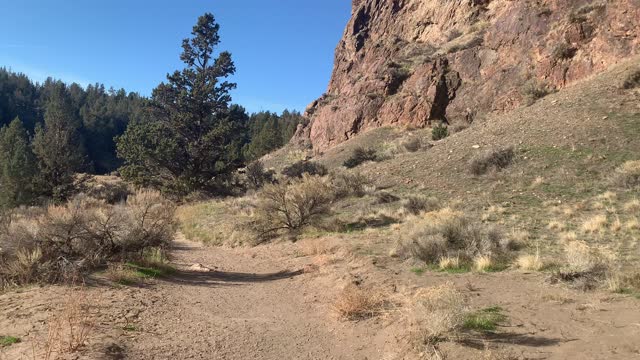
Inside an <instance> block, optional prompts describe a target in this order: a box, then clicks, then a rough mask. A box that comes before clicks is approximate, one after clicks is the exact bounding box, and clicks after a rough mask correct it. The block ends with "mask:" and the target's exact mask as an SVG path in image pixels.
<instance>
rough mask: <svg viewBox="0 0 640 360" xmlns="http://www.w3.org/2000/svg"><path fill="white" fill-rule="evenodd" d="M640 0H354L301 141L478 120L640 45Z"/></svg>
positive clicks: (326, 141)
mask: <svg viewBox="0 0 640 360" xmlns="http://www.w3.org/2000/svg"><path fill="white" fill-rule="evenodd" d="M639 32H640V0H610V1H588V0H576V1H568V0H563V1H562V0H540V1H517V0H353V10H352V17H351V20H350V21H349V23H348V25H347V27H346V29H345V32H344V36H343V38H342V40H341V41H340V43H339V44H338V46H337V48H336V53H335V64H334V70H333V75H332V78H331V81H330V83H329V87H328V90H327V92H326V93H325V94H324V95H322V96H321V97H320V98H319V99H318V100H316V101H314V102H313V103H312V104H310V105H309V107H308V108H307V110H306V116H307V117H308V118H309V119H310V121H309V124H308V125H307V126H306V127H300V128H299V129H298V131H297V133H296V136H295V137H294V139H293V140H292V141H294V142H298V143H301V144H305V145H307V146H312V147H313V149H314V151H315V152H317V153H320V152H322V151H324V150H326V149H327V148H330V147H332V146H334V145H336V144H338V143H340V142H343V141H345V140H347V139H349V138H351V137H353V136H355V135H357V134H358V133H360V132H362V131H365V130H368V129H372V128H376V127H380V126H387V125H411V126H417V127H423V126H427V125H429V124H430V123H432V122H434V121H438V122H446V123H449V124H456V123H465V122H466V123H469V122H473V120H474V119H475V117H476V116H477V115H478V114H481V113H487V112H495V111H498V112H504V111H508V110H511V109H513V108H515V107H518V106H522V105H524V104H526V103H528V102H531V101H533V100H535V98H537V97H540V96H542V95H543V94H544V93H545V92H547V91H554V90H557V89H561V88H563V87H565V86H567V85H568V84H571V83H572V82H575V81H577V80H580V79H582V78H585V77H587V76H589V75H591V74H593V73H597V72H600V71H603V70H605V69H607V68H608V67H609V66H611V65H612V64H615V63H617V62H619V61H621V60H622V59H624V58H626V57H628V56H630V55H632V54H635V53H637V52H638V48H639V43H640V41H639V39H638V34H639Z"/></svg>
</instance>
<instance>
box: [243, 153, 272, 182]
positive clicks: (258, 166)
mask: <svg viewBox="0 0 640 360" xmlns="http://www.w3.org/2000/svg"><path fill="white" fill-rule="evenodd" d="M245 170H246V174H245V175H246V179H247V185H248V186H249V188H251V189H260V188H261V187H262V186H264V184H268V183H272V182H273V176H274V173H273V171H266V170H265V168H264V164H263V163H262V161H260V160H256V161H254V162H252V163H250V164H249V165H247V168H246V169H245Z"/></svg>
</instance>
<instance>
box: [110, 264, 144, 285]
mask: <svg viewBox="0 0 640 360" xmlns="http://www.w3.org/2000/svg"><path fill="white" fill-rule="evenodd" d="M104 276H105V277H106V278H107V279H108V280H109V281H111V282H113V283H116V284H121V285H129V284H135V283H136V282H138V280H139V279H140V276H138V274H137V273H136V271H135V270H133V269H132V268H131V267H130V266H126V265H125V264H122V263H111V264H109V266H108V267H107V270H106V271H105V273H104Z"/></svg>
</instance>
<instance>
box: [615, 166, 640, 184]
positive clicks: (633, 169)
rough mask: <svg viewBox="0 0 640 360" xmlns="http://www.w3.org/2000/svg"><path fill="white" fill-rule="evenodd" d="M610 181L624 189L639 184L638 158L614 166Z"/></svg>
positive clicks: (639, 169)
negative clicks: (616, 166)
mask: <svg viewBox="0 0 640 360" xmlns="http://www.w3.org/2000/svg"><path fill="white" fill-rule="evenodd" d="M611 181H612V182H613V184H614V185H616V186H619V187H621V188H626V189H633V188H637V187H638V186H640V160H635V161H627V162H625V163H624V164H622V165H621V166H619V167H618V168H616V169H615V171H614V173H613V176H612V177H611Z"/></svg>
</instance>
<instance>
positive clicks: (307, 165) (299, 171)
mask: <svg viewBox="0 0 640 360" xmlns="http://www.w3.org/2000/svg"><path fill="white" fill-rule="evenodd" d="M304 174H307V175H312V176H313V175H317V176H325V175H327V168H326V167H325V166H324V165H322V164H318V163H317V162H313V161H306V160H301V161H298V162H296V163H293V164H291V165H289V166H287V167H286V168H284V170H282V175H284V176H286V177H289V178H302V176H303V175H304Z"/></svg>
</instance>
